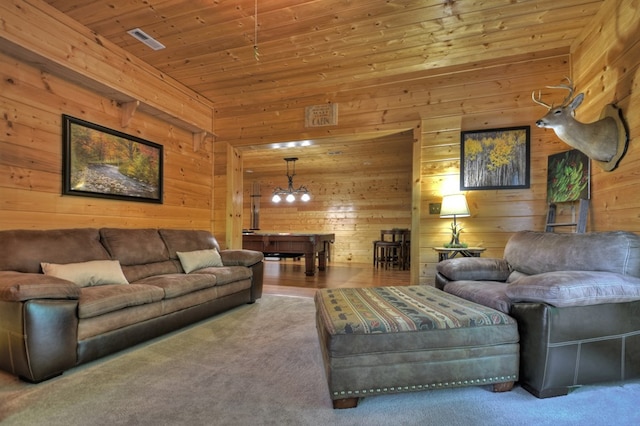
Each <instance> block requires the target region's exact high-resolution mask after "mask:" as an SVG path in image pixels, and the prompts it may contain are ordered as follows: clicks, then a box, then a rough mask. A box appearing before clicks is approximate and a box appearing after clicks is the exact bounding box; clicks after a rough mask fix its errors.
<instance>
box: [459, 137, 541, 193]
mask: <svg viewBox="0 0 640 426" xmlns="http://www.w3.org/2000/svg"><path fill="white" fill-rule="evenodd" d="M530 138H531V127H530V126H520V127H507V128H501V129H487V130H471V131H463V132H461V133H460V190H476V189H477V190H481V189H524V188H529V187H530V185H531V146H530V145H531V141H530Z"/></svg>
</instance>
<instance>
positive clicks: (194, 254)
mask: <svg viewBox="0 0 640 426" xmlns="http://www.w3.org/2000/svg"><path fill="white" fill-rule="evenodd" d="M176 254H177V255H178V258H179V259H180V264H181V265H182V269H184V272H186V273H187V274H188V273H190V272H193V271H195V270H196V269H202V268H207V267H210V266H223V265H222V258H221V257H220V253H218V250H216V249H209V250H195V251H186V252H182V251H178V252H176Z"/></svg>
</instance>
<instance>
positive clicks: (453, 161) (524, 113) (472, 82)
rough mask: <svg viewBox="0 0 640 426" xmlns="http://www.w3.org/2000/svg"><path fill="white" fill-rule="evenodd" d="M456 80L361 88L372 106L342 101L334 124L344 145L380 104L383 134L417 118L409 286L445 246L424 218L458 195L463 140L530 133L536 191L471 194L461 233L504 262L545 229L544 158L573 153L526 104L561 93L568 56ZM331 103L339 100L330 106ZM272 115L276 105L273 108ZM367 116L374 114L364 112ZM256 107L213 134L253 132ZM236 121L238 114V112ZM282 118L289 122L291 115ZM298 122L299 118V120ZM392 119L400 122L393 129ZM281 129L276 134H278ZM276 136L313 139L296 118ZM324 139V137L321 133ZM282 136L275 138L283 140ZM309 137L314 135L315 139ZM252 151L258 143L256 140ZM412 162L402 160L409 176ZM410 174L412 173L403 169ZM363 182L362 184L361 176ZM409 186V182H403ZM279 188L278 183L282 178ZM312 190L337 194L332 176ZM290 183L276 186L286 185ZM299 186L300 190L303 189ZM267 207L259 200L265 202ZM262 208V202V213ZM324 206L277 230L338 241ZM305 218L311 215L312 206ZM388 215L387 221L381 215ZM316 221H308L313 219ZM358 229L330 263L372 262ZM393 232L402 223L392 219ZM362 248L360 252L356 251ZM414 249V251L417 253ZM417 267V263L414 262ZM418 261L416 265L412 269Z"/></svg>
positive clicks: (444, 233)
mask: <svg viewBox="0 0 640 426" xmlns="http://www.w3.org/2000/svg"><path fill="white" fill-rule="evenodd" d="M455 71H456V72H455V73H449V74H442V75H440V74H437V73H433V72H429V73H425V75H424V76H423V77H421V78H420V77H416V76H412V77H413V78H412V79H411V80H410V81H399V82H385V84H381V85H380V86H379V87H368V88H366V92H367V96H368V97H369V99H370V100H369V101H368V102H366V103H365V102H362V103H355V102H352V103H348V102H345V103H341V102H339V100H338V103H339V107H340V112H341V123H342V122H343V121H342V117H343V116H347V117H348V118H347V119H346V120H344V121H347V122H348V123H347V124H345V125H344V126H345V127H343V125H342V124H339V125H338V126H337V128H335V129H332V132H335V133H336V134H339V133H340V132H344V133H345V139H346V140H348V136H349V135H348V130H347V128H346V126H349V127H350V128H354V127H353V126H355V128H357V129H361V130H363V129H364V130H368V129H369V128H370V127H368V123H367V121H368V120H370V119H371V117H373V116H374V115H375V114H379V113H380V112H379V108H380V105H384V108H385V110H384V111H383V112H384V114H385V117H386V120H387V121H385V122H384V124H385V125H389V126H397V127H400V126H406V125H407V124H408V123H410V121H409V120H408V118H409V117H411V115H412V114H413V115H415V114H418V115H419V117H422V119H421V120H418V121H417V123H419V124H417V125H416V128H417V132H416V134H417V137H418V138H419V139H420V142H419V144H420V147H421V148H420V149H419V150H417V152H418V153H419V154H418V155H419V156H420V160H419V161H418V162H415V167H419V176H420V179H419V182H416V181H415V180H414V181H413V183H412V188H411V189H408V190H407V197H408V199H410V198H411V190H412V189H413V187H414V186H416V185H419V190H420V202H419V205H413V206H412V207H413V210H411V211H410V210H409V209H404V210H403V211H402V212H399V213H400V214H401V215H402V217H403V218H405V220H406V223H407V225H408V226H410V227H411V228H412V230H413V235H412V240H413V243H414V244H417V248H415V247H414V253H419V255H418V256H416V255H415V254H414V256H413V257H414V259H413V262H412V267H413V268H415V270H414V271H412V277H413V279H414V282H421V283H427V284H428V283H432V282H433V276H434V273H435V263H436V261H437V256H436V253H435V252H434V251H433V249H432V247H434V246H439V245H441V244H442V243H443V242H445V241H447V240H448V238H449V234H448V232H449V221H448V220H442V219H440V218H439V216H438V215H429V214H428V204H429V203H433V202H440V201H441V197H442V194H443V193H444V192H450V191H451V190H452V189H455V190H457V189H459V186H458V185H459V157H460V145H459V138H460V131H461V130H472V129H489V128H497V127H512V126H518V125H530V126H532V127H531V135H532V137H531V163H532V167H531V169H532V176H531V181H532V185H531V188H530V189H523V190H499V191H498V190H493V191H468V192H467V197H468V201H469V203H470V206H471V210H472V217H470V218H467V219H464V221H463V223H464V226H465V231H464V232H463V241H465V242H468V243H469V244H472V245H481V246H483V247H486V248H487V251H486V256H501V255H502V252H503V249H504V245H505V243H506V241H507V239H508V238H509V236H511V234H512V233H513V232H515V231H517V230H521V229H539V230H542V229H543V223H544V218H545V215H546V165H547V163H546V162H547V157H548V155H551V154H554V153H557V152H562V151H566V150H567V149H569V147H567V146H566V145H565V144H564V143H562V142H561V141H559V140H558V139H557V138H556V137H555V135H554V134H553V132H552V131H549V130H543V129H538V128H536V127H535V121H536V120H537V119H538V118H540V117H541V116H542V115H544V113H545V110H544V109H543V108H541V107H540V106H538V105H535V104H534V103H533V102H532V101H531V92H532V91H533V90H534V89H537V88H544V86H546V85H551V84H557V82H559V81H561V80H562V78H563V76H565V75H567V74H568V73H569V55H568V53H567V54H560V55H559V54H555V53H554V54H553V55H550V56H549V57H543V58H529V57H520V58H513V60H512V61H510V62H509V63H508V64H495V63H494V64H484V65H480V64H479V65H478V66H477V67H476V68H474V69H468V70H464V69H459V70H455ZM364 92H365V89H362V88H357V89H351V90H346V89H345V90H343V91H341V92H340V93H339V94H337V95H336V96H337V97H339V99H350V98H352V99H359V98H361V97H363V96H364ZM396 93H407V95H406V96H394V95H393V94H396ZM331 101H332V102H336V100H334V99H331ZM297 104H299V103H298V102H295V100H291V99H288V100H287V101H283V105H281V108H283V109H286V108H291V106H290V105H297ZM271 107H272V108H275V109H277V107H276V106H271ZM365 108H371V110H367V109H365ZM252 110H253V109H252V108H247V110H246V113H245V114H244V115H243V116H242V117H235V118H234V120H227V119H226V118H225V117H224V113H221V115H222V117H221V118H220V119H219V120H217V122H216V123H217V126H219V127H217V128H218V129H219V130H220V133H221V134H227V130H228V129H225V127H224V126H225V125H226V124H225V123H232V122H233V123H235V122H237V120H240V121H246V122H248V123H255V120H254V118H253V115H252V114H253V113H252V112H251V111H252ZM238 113H239V112H238ZM358 114H362V117H363V120H365V122H363V123H362V125H361V126H358V123H357V116H358ZM287 115H288V116H293V115H294V114H291V113H288V114H287ZM298 116H299V117H303V114H302V113H300V114H298ZM393 117H395V118H397V119H398V120H399V121H397V122H394V121H393ZM278 129H282V130H278ZM278 129H276V128H275V127H274V126H270V127H269V129H268V131H267V130H266V129H265V132H264V134H266V135H269V136H270V137H271V138H272V140H273V141H278V140H283V139H284V138H285V137H290V135H291V133H292V132H294V133H295V131H296V129H297V131H298V132H299V133H302V132H304V134H305V135H307V136H308V135H309V133H310V131H309V129H304V128H303V123H302V119H301V118H300V120H299V121H298V122H294V121H291V122H287V123H279V125H278ZM325 131H326V130H325ZM279 132H280V133H279ZM311 136H313V134H311ZM229 142H230V143H232V144H235V143H237V144H239V145H242V144H243V143H244V141H243V140H242V138H240V139H238V140H237V141H236V140H231V141H229ZM252 142H255V141H254V140H253V139H252ZM412 161H413V160H409V159H408V163H407V164H408V166H407V167H411V164H412ZM407 171H408V172H409V170H407ZM360 175H361V170H358V169H356V170H353V171H352V172H350V174H349V176H348V178H347V180H349V181H355V180H358V179H360ZM365 177H366V176H365ZM407 178H409V179H410V178H411V174H410V173H409V174H408V175H407ZM280 179H282V180H284V179H285V177H284V175H283V176H282V177H281V178H280ZM313 179H314V184H316V185H319V186H320V187H327V188H331V187H332V186H333V185H335V178H334V177H333V176H330V177H326V178H325V177H324V176H322V175H318V176H313ZM284 183H286V182H279V183H278V184H284ZM301 183H302V182H301ZM244 185H245V198H246V197H247V196H248V195H249V192H248V189H247V188H250V186H251V182H250V181H248V180H247V178H246V177H245V181H244ZM371 197H372V195H371V193H364V194H358V196H356V197H350V202H351V203H352V208H353V210H354V211H363V212H364V211H366V210H367V206H368V205H372V204H375V203H374V201H373V200H372V199H371ZM263 198H264V194H263ZM247 202H248V201H245V214H244V216H245V217H244V219H243V226H244V227H248V224H249V218H248V217H246V216H247V214H248V207H247V204H246V203H247ZM262 205H264V203H263V204H262ZM325 208H326V206H322V207H321V208H320V209H317V211H316V212H314V213H313V214H314V215H316V216H317V219H316V220H315V221H313V222H312V223H304V222H301V221H300V220H299V218H300V216H299V215H300V214H301V213H300V212H299V211H297V210H295V209H294V210H287V208H286V207H285V208H284V210H282V207H280V209H281V210H279V215H281V217H282V219H277V220H278V222H277V223H276V225H277V226H276V225H274V227H277V228H281V229H278V230H280V231H282V230H290V231H304V230H314V231H321V232H334V231H335V230H336V229H342V228H341V221H338V220H332V217H331V215H327V214H326V211H325ZM309 209H312V210H315V209H316V208H315V207H310V208H309ZM385 213H388V212H385ZM412 213H413V214H416V215H418V217H419V222H418V223H419V226H418V229H416V226H415V222H414V224H413V225H412V221H411V217H410V215H411V214H412ZM268 216H270V213H265V212H264V210H263V211H262V215H261V220H262V221H263V223H262V224H261V225H262V226H261V228H265V227H268V226H270V225H268V223H264V220H268V219H262V218H266V217H268ZM311 217H313V216H311ZM363 217H364V216H362V217H360V218H357V219H358V220H356V221H354V222H352V223H351V222H345V223H347V226H346V227H345V228H344V232H342V231H341V235H340V236H341V239H342V238H344V239H347V240H348V241H349V243H348V244H345V243H340V242H338V243H337V244H336V247H335V250H334V253H333V254H334V257H335V258H336V259H339V260H349V259H352V261H370V259H371V254H370V253H371V247H370V245H371V240H372V239H373V238H375V234H374V232H373V228H379V227H380V223H375V225H374V226H373V227H372V229H371V230H370V231H367V233H365V234H364V235H366V237H365V238H362V239H360V236H361V235H363V234H362V233H360V232H359V231H360V229H359V227H360V226H365V227H366V226H368V225H367V224H366V222H365V223H364V224H363V223H362V218H363ZM395 222H396V223H400V220H399V219H397V220H396V221H395ZM357 245H359V247H357ZM415 250H417V251H415ZM416 258H417V259H416ZM416 260H417V261H416Z"/></svg>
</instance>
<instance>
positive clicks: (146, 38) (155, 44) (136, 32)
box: [127, 28, 166, 50]
mask: <svg viewBox="0 0 640 426" xmlns="http://www.w3.org/2000/svg"><path fill="white" fill-rule="evenodd" d="M127 33H129V34H130V35H131V36H132V37H133V38H135V39H136V40H138V41H141V42H143V43H144V44H146V45H147V46H149V47H150V48H152V49H153V50H161V49H164V48H165V47H166V46H165V45H164V44H162V43H160V42H159V41H158V40H156V39H155V38H153V37H151V36H150V35H149V34H147V33H145V32H144V31H142V30H141V29H140V28H134V29H132V30H129V31H127Z"/></svg>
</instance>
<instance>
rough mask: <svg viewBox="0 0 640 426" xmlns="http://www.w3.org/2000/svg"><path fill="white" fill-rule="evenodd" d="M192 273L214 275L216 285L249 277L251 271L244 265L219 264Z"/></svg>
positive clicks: (251, 273)
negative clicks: (218, 265)
mask: <svg viewBox="0 0 640 426" xmlns="http://www.w3.org/2000/svg"><path fill="white" fill-rule="evenodd" d="M193 273H194V274H212V275H215V277H216V284H217V285H219V286H220V285H225V284H229V283H232V282H236V281H242V280H246V279H251V277H253V271H252V270H251V269H250V268H245V267H244V266H220V267H211V268H204V269H198V270H197V271H194V272H193Z"/></svg>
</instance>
